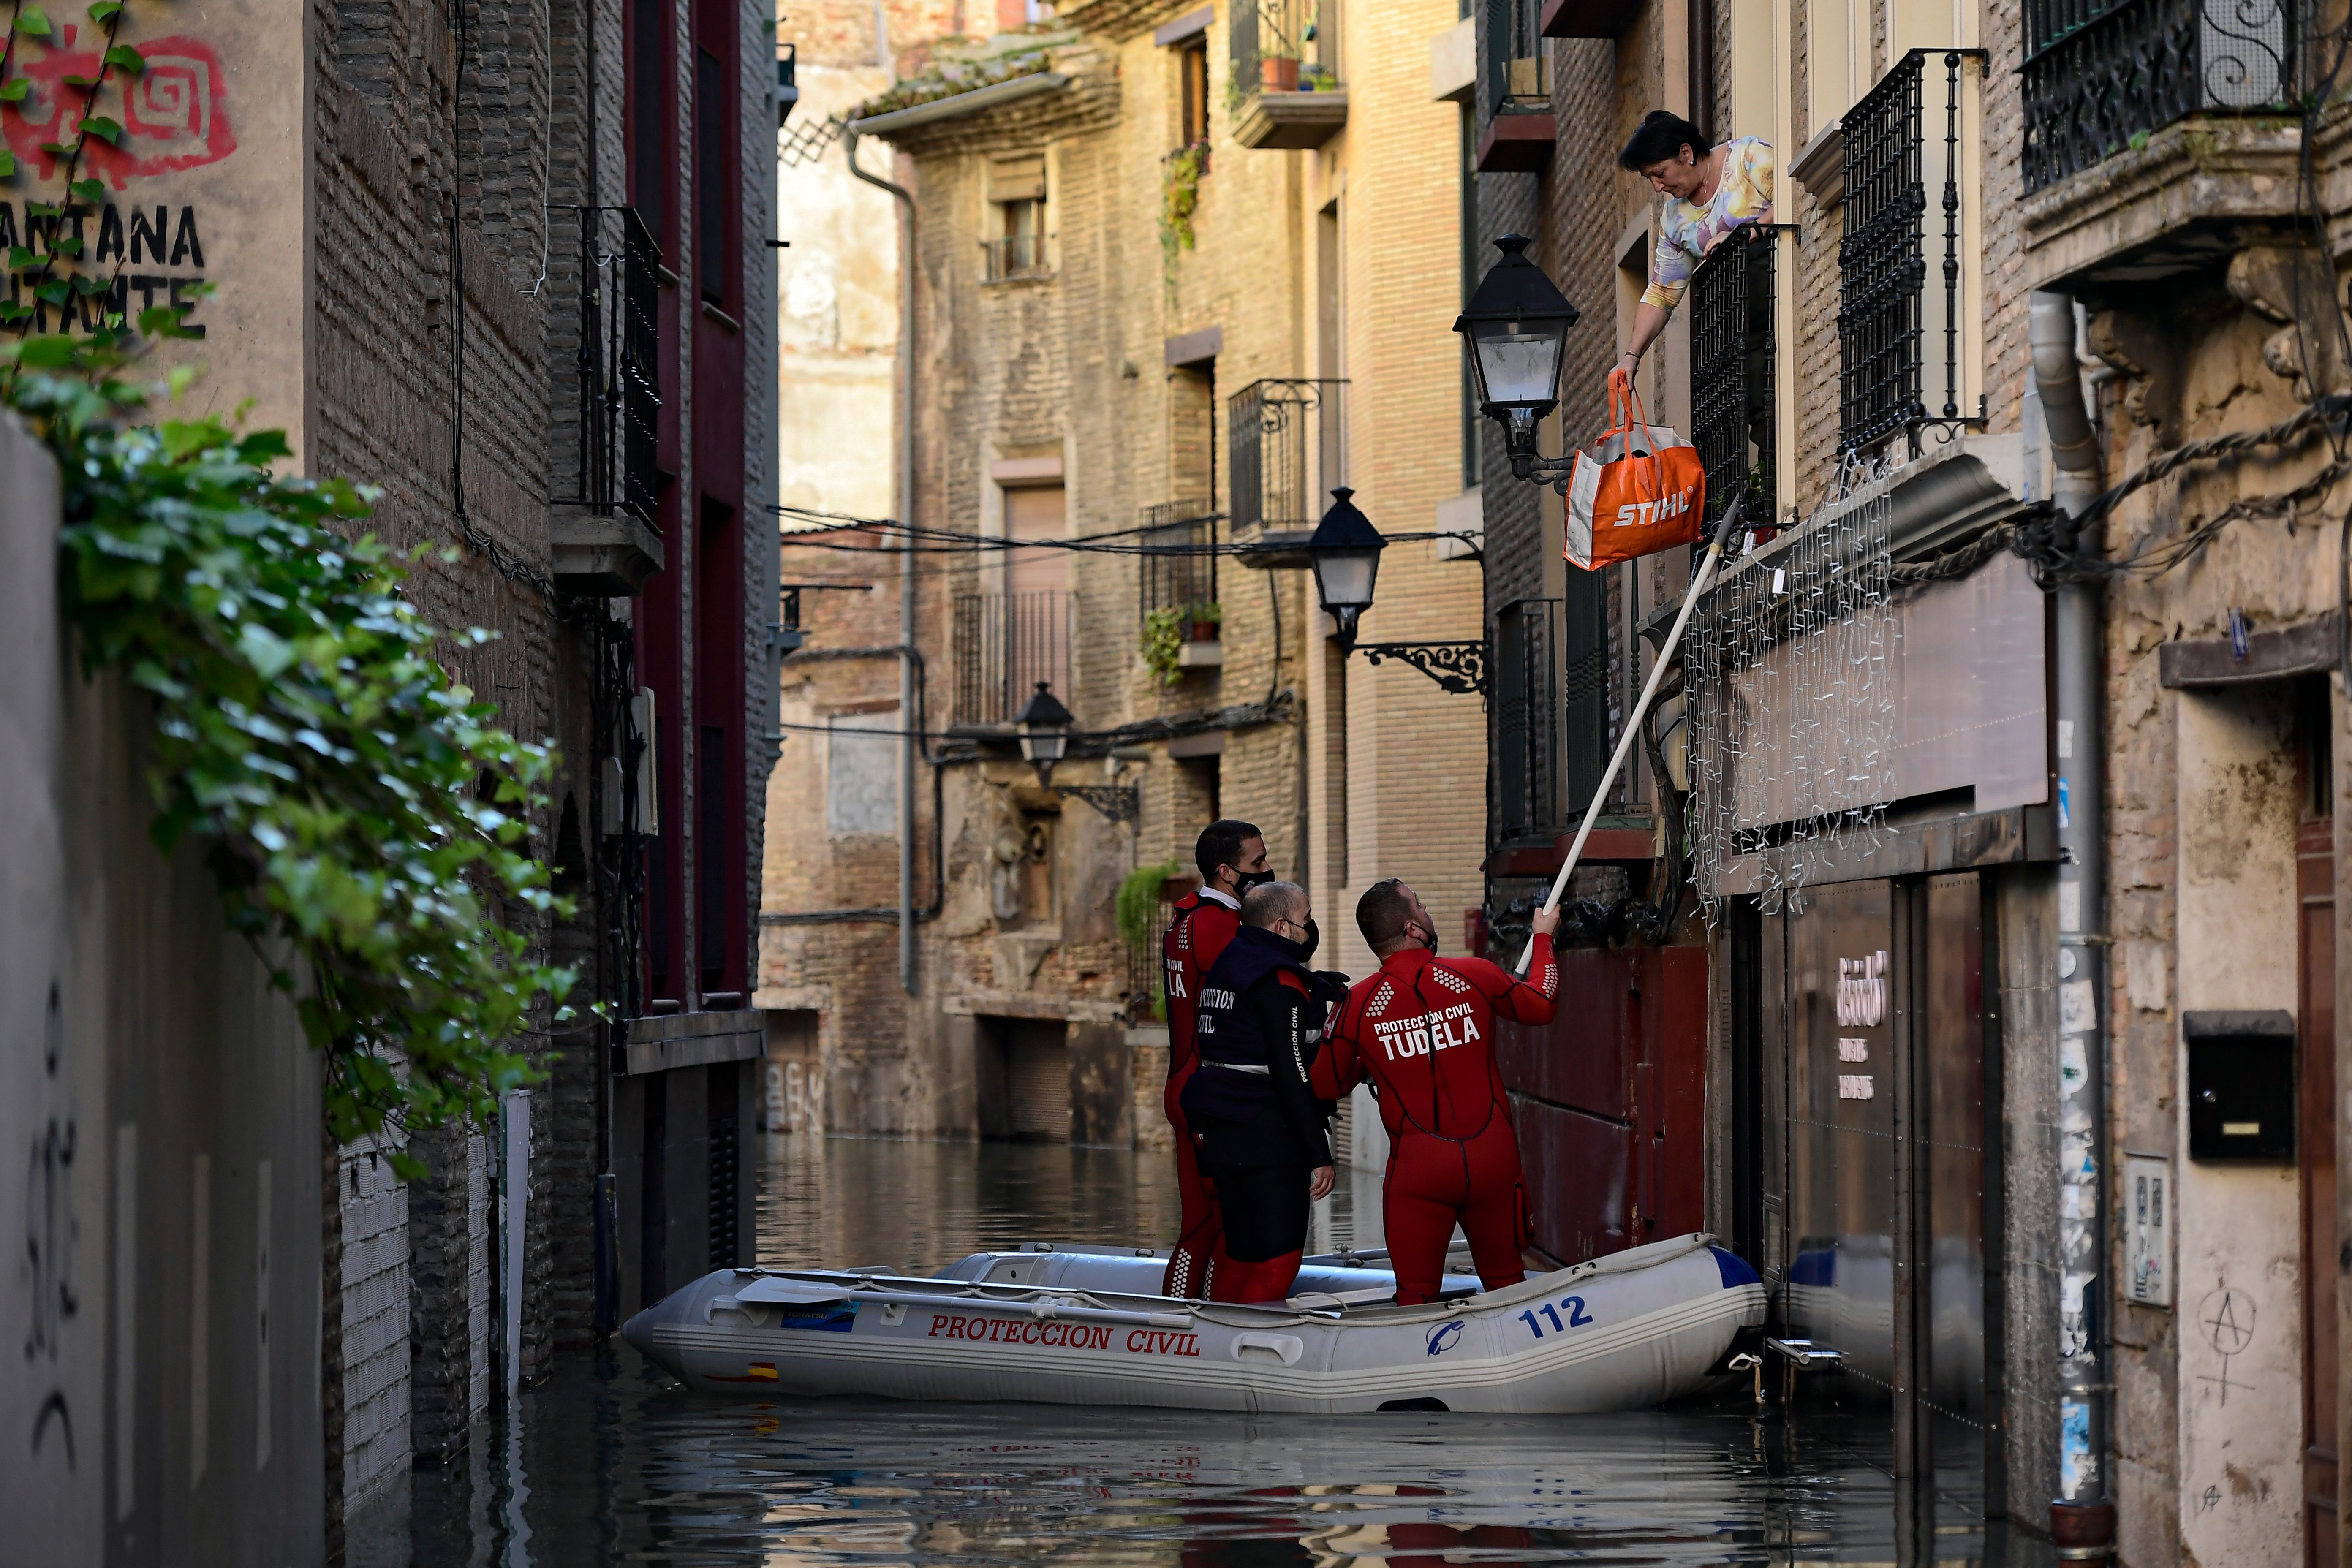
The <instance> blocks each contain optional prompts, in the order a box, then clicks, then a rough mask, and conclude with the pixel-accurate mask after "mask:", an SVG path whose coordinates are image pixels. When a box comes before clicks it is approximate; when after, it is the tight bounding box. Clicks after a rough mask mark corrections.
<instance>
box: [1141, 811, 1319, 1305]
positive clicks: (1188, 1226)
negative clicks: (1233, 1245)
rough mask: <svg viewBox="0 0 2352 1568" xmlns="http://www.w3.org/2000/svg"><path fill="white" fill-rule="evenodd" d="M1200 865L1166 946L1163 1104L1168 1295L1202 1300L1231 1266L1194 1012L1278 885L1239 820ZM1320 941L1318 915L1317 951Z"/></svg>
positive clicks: (1219, 824) (1204, 836)
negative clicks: (1206, 1137) (1174, 1222)
mask: <svg viewBox="0 0 2352 1568" xmlns="http://www.w3.org/2000/svg"><path fill="white" fill-rule="evenodd" d="M1193 860H1194V863H1195V864H1196V865H1198V866H1199V867H1200V868H1201V886H1200V887H1199V888H1198V889H1195V890H1194V891H1192V892H1190V893H1187V894H1185V895H1184V896H1183V897H1182V898H1181V899H1179V900H1176V905H1175V908H1174V910H1173V912H1172V917H1171V920H1170V921H1169V925H1168V934H1167V936H1166V938H1164V939H1163V940H1162V942H1161V943H1160V957H1161V961H1162V963H1164V965H1165V967H1166V978H1165V981H1164V984H1165V987H1166V995H1167V998H1168V1083H1167V1087H1166V1089H1164V1091H1163V1092H1162V1095H1161V1104H1162V1105H1163V1106H1164V1108H1165V1109H1166V1111H1167V1114H1168V1125H1169V1126H1170V1127H1171V1128H1172V1129H1174V1131H1175V1133H1176V1191H1177V1195H1178V1200H1179V1202H1180V1204H1181V1218H1180V1221H1179V1224H1178V1227H1177V1228H1178V1234H1177V1238H1176V1246H1175V1247H1174V1248H1173V1249H1172V1250H1171V1252H1170V1253H1169V1256H1168V1269H1167V1273H1166V1275H1165V1276H1164V1277H1163V1279H1162V1283H1161V1285H1160V1293H1161V1294H1162V1295H1166V1296H1182V1297H1192V1298H1200V1297H1205V1296H1207V1295H1208V1294H1209V1293H1210V1291H1211V1289H1212V1287H1213V1284H1214V1282H1215V1279H1216V1273H1217V1269H1218V1268H1219V1267H1220V1266H1221V1265H1223V1266H1224V1267H1227V1268H1230V1267H1231V1265H1230V1262H1229V1260H1227V1259H1226V1258H1225V1254H1224V1247H1223V1235H1224V1231H1223V1222H1222V1221H1221V1220H1220V1218H1219V1217H1218V1213H1217V1193H1216V1188H1215V1186H1214V1184H1212V1183H1211V1182H1210V1181H1208V1180H1207V1179H1206V1178H1204V1177H1203V1176H1202V1173H1201V1168H1200V1158H1199V1156H1200V1151H1199V1146H1198V1144H1197V1143H1195V1142H1194V1141H1193V1138H1192V1131H1191V1129H1190V1128H1189V1127H1188V1126H1187V1125H1186V1123H1185V1120H1184V1105H1183V1095H1184V1086H1185V1084H1186V1083H1188V1082H1190V1081H1191V1079H1192V1071H1193V1068H1194V1065H1195V1064H1196V1062H1197V1060H1198V1058H1197V1057H1196V1055H1195V1053H1194V1050H1193V1041H1192V1020H1193V1014H1194V1008H1195V1005H1196V1003H1197V1001H1198V999H1199V997H1200V994H1201V985H1202V981H1203V979H1204V978H1205V977H1206V976H1207V974H1208V973H1209V970H1210V969H1211V968H1212V967H1213V965H1214V964H1215V963H1216V962H1217V958H1218V955H1219V954H1221V953H1223V952H1224V951H1225V944H1226V943H1227V942H1231V941H1233V939H1234V932H1235V931H1238V930H1239V929H1240V928H1241V913H1242V897H1243V895H1244V894H1245V893H1247V892H1248V891H1249V890H1250V889H1253V888H1262V887H1264V886H1265V885H1266V884H1267V883H1269V882H1271V881H1273V880H1274V873H1273V872H1272V871H1270V870H1268V869H1267V868H1266V863H1265V835H1264V834H1262V833H1260V832H1259V831H1258V830H1257V828H1256V826H1255V825H1254V824H1251V823H1247V822H1243V821H1240V820H1239V819H1237V818H1234V817H1221V818H1219V819H1218V820H1217V821H1215V822H1213V823H1211V824H1209V826H1206V827H1204V828H1202V830H1201V837H1200V842H1199V843H1198V844H1196V845H1195V846H1194V847H1193ZM1317 942H1318V936H1317V932H1316V931H1315V922H1314V921H1313V920H1312V919H1311V918H1310V919H1309V920H1308V921H1307V952H1308V953H1309V954H1312V953H1313V952H1314V951H1315V948H1316V945H1317Z"/></svg>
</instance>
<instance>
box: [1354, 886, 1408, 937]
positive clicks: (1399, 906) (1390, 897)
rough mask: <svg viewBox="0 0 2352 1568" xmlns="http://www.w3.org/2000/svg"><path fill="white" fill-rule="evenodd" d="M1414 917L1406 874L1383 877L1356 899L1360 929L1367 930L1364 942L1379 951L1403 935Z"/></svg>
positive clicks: (1357, 921)
mask: <svg viewBox="0 0 2352 1568" xmlns="http://www.w3.org/2000/svg"><path fill="white" fill-rule="evenodd" d="M1411 919H1412V900H1411V899H1409V898H1407V897H1406V896H1405V890H1404V879H1403V878H1402V877H1383V878H1382V879H1380V880H1379V881H1377V882H1374V883H1373V884H1372V885H1371V886H1370V887H1369V888H1366V889H1364V896H1363V897H1362V898H1360V899H1358V900H1356V929H1357V930H1358V931H1362V932H1363V933H1364V945H1365V946H1367V947H1370V948H1372V949H1374V950H1375V951H1377V950H1378V949H1379V947H1380V945H1381V943H1382V942H1394V941H1395V940H1396V939H1397V938H1399V937H1401V936H1402V935H1403V934H1404V926H1405V922H1406V921H1409V920H1411Z"/></svg>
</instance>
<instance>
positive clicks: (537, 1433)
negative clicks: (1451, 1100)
mask: <svg viewBox="0 0 2352 1568" xmlns="http://www.w3.org/2000/svg"><path fill="white" fill-rule="evenodd" d="M765 1155H766V1157H765V1159H764V1161H763V1165H762V1169H761V1194H760V1250H761V1262H763V1263H768V1264H791V1265H800V1266H813V1265H824V1266H832V1267H840V1266H847V1265H857V1264H889V1265H895V1266H898V1267H908V1266H912V1267H915V1268H922V1269H924V1270H929V1268H936V1267H937V1266H939V1265H940V1264H944V1263H946V1262H949V1261H950V1260H952V1259H954V1258H960V1257H961V1256H963V1255H964V1254H965V1253H967V1252H970V1251H972V1250H975V1249H977V1248H979V1247H983V1246H988V1245H1004V1244H1011V1243H1017V1242H1020V1241H1024V1240H1055V1241H1064V1240H1066V1241H1100V1242H1134V1243H1136V1244H1138V1245H1141V1244H1146V1243H1150V1244H1154V1245H1165V1244H1166V1243H1167V1242H1168V1241H1169V1240H1170V1239H1171V1237H1172V1235H1173V1231H1174V1228H1175V1216H1176V1204H1175V1194H1174V1191H1173V1181H1172V1173H1171V1165H1170V1163H1169V1162H1168V1161H1167V1160H1166V1159H1165V1158H1164V1157H1154V1156H1151V1155H1136V1154H1130V1153H1127V1152H1116V1151H1108V1150H1091V1149H1074V1148H1066V1147H1061V1146H1055V1145H1034V1144H1033V1145H1019V1144H981V1145H973V1144H968V1143H967V1144H956V1143H910V1142H885V1141H878V1140H859V1139H816V1138H795V1139H770V1140H769V1141H768V1148H767V1150H766V1152H765ZM1322 1209H1323V1212H1322V1213H1320V1214H1318V1218H1317V1232H1318V1243H1320V1244H1322V1245H1326V1246H1331V1245H1347V1244H1351V1243H1352V1244H1357V1245H1370V1244H1372V1243H1373V1242H1375V1241H1376V1239H1377V1222H1378V1193H1377V1187H1376V1184H1369V1179H1368V1178H1363V1179H1360V1180H1359V1181H1358V1182H1357V1183H1355V1184H1352V1186H1343V1188H1342V1190H1341V1191H1340V1193H1339V1194H1336V1195H1335V1199H1334V1200H1332V1201H1329V1202H1327V1203H1326V1204H1325V1205H1322ZM1886 1456H1887V1445H1886V1438H1885V1422H1884V1420H1883V1419H1882V1420H1880V1421H1879V1422H1877V1423H1875V1424H1868V1425H1865V1424H1840V1423H1839V1422H1837V1421H1835V1420H1833V1419H1830V1418H1811V1417H1809V1418H1803V1419H1801V1420H1799V1421H1797V1422H1795V1423H1793V1424H1783V1423H1781V1422H1780V1421H1778V1420H1773V1421H1767V1422H1758V1421H1755V1420H1751V1419H1750V1418H1749V1415H1748V1409H1747V1407H1746V1402H1745V1400H1744V1398H1741V1397H1737V1396H1735V1397H1732V1398H1729V1399H1727V1400H1726V1401H1724V1402H1721V1403H1718V1404H1715V1405H1705V1406H1700V1407H1694V1408H1678V1409H1675V1410H1672V1411H1650V1412H1643V1413H1639V1414H1633V1415H1613V1416H1605V1417H1562V1416H1546V1417H1515V1416H1481V1415H1424V1414H1418V1413H1416V1414H1412V1415H1403V1414H1388V1415H1365V1416H1350V1417H1338V1418H1328V1417H1307V1416H1267V1415H1227V1414H1198V1413H1190V1412H1181V1411H1164V1410H1077V1409H1068V1408H1064V1407H1059V1406H1053V1405H1003V1406H993V1407H982V1406H974V1405H908V1404H893V1403H889V1402H886V1401H855V1402H851V1401H824V1400H779V1401H757V1402H755V1401H740V1400H726V1399H712V1398H708V1397H705V1396H701V1395H697V1394H688V1393H687V1392H685V1391H684V1390H683V1389H681V1388H679V1387H678V1386H677V1384H673V1383H671V1382H670V1381H669V1380H668V1379H667V1377H665V1376H664V1375H662V1374H661V1373H659V1372H657V1371H656V1370H655V1369H654V1368H652V1367H651V1366H650V1365H648V1364H647V1363H646V1362H645V1361H644V1360H643V1359H642V1358H641V1357H639V1356H637V1355H636V1354H635V1352H632V1351H630V1350H629V1349H628V1348H627V1347H625V1346H623V1345H621V1344H619V1343H618V1342H614V1343H613V1344H612V1345H611V1346H610V1347H609V1348H605V1349H602V1350H598V1351H594V1352H572V1353H567V1354H564V1355H562V1356H560V1357H559V1358H558V1362H557V1365H556V1370H555V1372H554V1373H553V1375H552V1376H551V1377H550V1378H549V1379H548V1380H547V1381H546V1382H545V1383H544V1384H541V1385H539V1386H538V1387H535V1388H532V1389H530V1390H527V1391H526V1392H525V1393H524V1394H523V1396H522V1398H521V1400H520V1404H519V1406H518V1408H517V1410H516V1411H515V1412H514V1413H513V1414H512V1415H510V1416H508V1417H504V1418H501V1419H500V1420H499V1421H498V1422H495V1423H492V1424H489V1425H488V1426H486V1427H485V1428H483V1429H482V1430H480V1431H479V1432H478V1434H477V1438H476V1441H475V1443H474V1445H473V1447H472V1450H471V1451H470V1452H469V1453H468V1455H467V1457H466V1458H463V1459H460V1460H458V1461H457V1462H456V1463H454V1464H452V1465H450V1466H447V1467H444V1468H438V1469H421V1470H419V1471H417V1472H416V1475H415V1487H414V1491H413V1514H412V1518H411V1521H410V1526H411V1529H410V1539H411V1542H412V1543H413V1555H412V1557H411V1561H412V1562H413V1563H415V1564H417V1565H418V1568H459V1565H464V1568H474V1565H480V1568H492V1565H497V1568H522V1565H524V1564H531V1565H535V1568H604V1565H607V1564H622V1563H684V1564H702V1563H708V1564H728V1565H733V1564H761V1565H773V1568H804V1565H805V1568H814V1565H820V1564H827V1565H829V1564H839V1565H843V1568H895V1565H899V1564H905V1565H908V1568H918V1565H921V1568H933V1565H940V1568H944V1565H947V1564H966V1563H1047V1562H1052V1563H1117V1564H1136V1565H1144V1564H1150V1565H1154V1568H1277V1565H1287V1564H1300V1565H1313V1568H1379V1565H1381V1564H1383V1563H1386V1564H1391V1565H1394V1568H1436V1565H1437V1564H1439V1563H1468V1564H1503V1563H1552V1562H1562V1561H1570V1560H1573V1561H1578V1562H1608V1563H1731V1562H1739V1563H1749V1562H1757V1563H1790V1564H1796V1563H1831V1562H1840V1563H1898V1562H1900V1563H1920V1564H1924V1563H1937V1562H1961V1561H1985V1560H1986V1559H1987V1558H1988V1555H1989V1554H1990V1557H1991V1558H1992V1559H1993V1560H2000V1559H2002V1558H2003V1557H2006V1558H2007V1560H2008V1561H2011V1562H2016V1561H2019V1560H2020V1553H2019V1552H2016V1551H2015V1550H2013V1549H2011V1550H2007V1551H2004V1545H2005V1543H2004V1542H2003V1541H2002V1540H2001V1538H2000V1534H1999V1533H1998V1531H1996V1532H1995V1533H1994V1534H1993V1535H1992V1536H1991V1537H1990V1539H1989V1538H1988V1535H1987V1532H1986V1531H1985V1529H1984V1528H1983V1527H1982V1525H1981V1524H1979V1523H1978V1522H1976V1521H1972V1520H1970V1519H1969V1518H1967V1517H1966V1515H1965V1513H1963V1512H1959V1511H1958V1510H1953V1509H1952V1508H1951V1507H1950V1506H1949V1505H1948V1504H1947V1506H1946V1507H1945V1508H1943V1509H1942V1510H1934V1509H1927V1510H1922V1509H1921V1508H1920V1507H1919V1506H1918V1505H1916V1504H1911V1505H1910V1506H1908V1507H1903V1506H1900V1505H1903V1504H1906V1502H1908V1500H1909V1489H1898V1488H1897V1487H1896V1486H1895V1484H1894V1482H1893V1481H1892V1480H1891V1479H1890V1477H1889V1475H1888V1471H1887V1465H1886ZM1938 1511H1940V1512H1941V1514H1942V1516H1943V1517H1942V1518H1941V1519H1938V1518H1937V1517H1936V1515H1937V1512H1938ZM1898 1512H1900V1513H1902V1514H1904V1515H1906V1516H1907V1517H1906V1520H1905V1521H1904V1522H1902V1523H1900V1524H1898ZM1923 1513H1924V1516H1923ZM372 1547H373V1548H374V1549H373V1550H371V1548H372ZM389 1547H392V1543H391V1542H382V1541H379V1542H362V1541H360V1540H358V1539H355V1540H354V1541H353V1542H352V1560H353V1561H354V1562H355V1563H357V1562H361V1561H363V1560H364V1561H372V1562H385V1561H391V1562H396V1561H397V1560H398V1557H397V1549H396V1548H393V1549H392V1550H383V1549H384V1548H389ZM2045 1550H2046V1549H2045Z"/></svg>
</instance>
